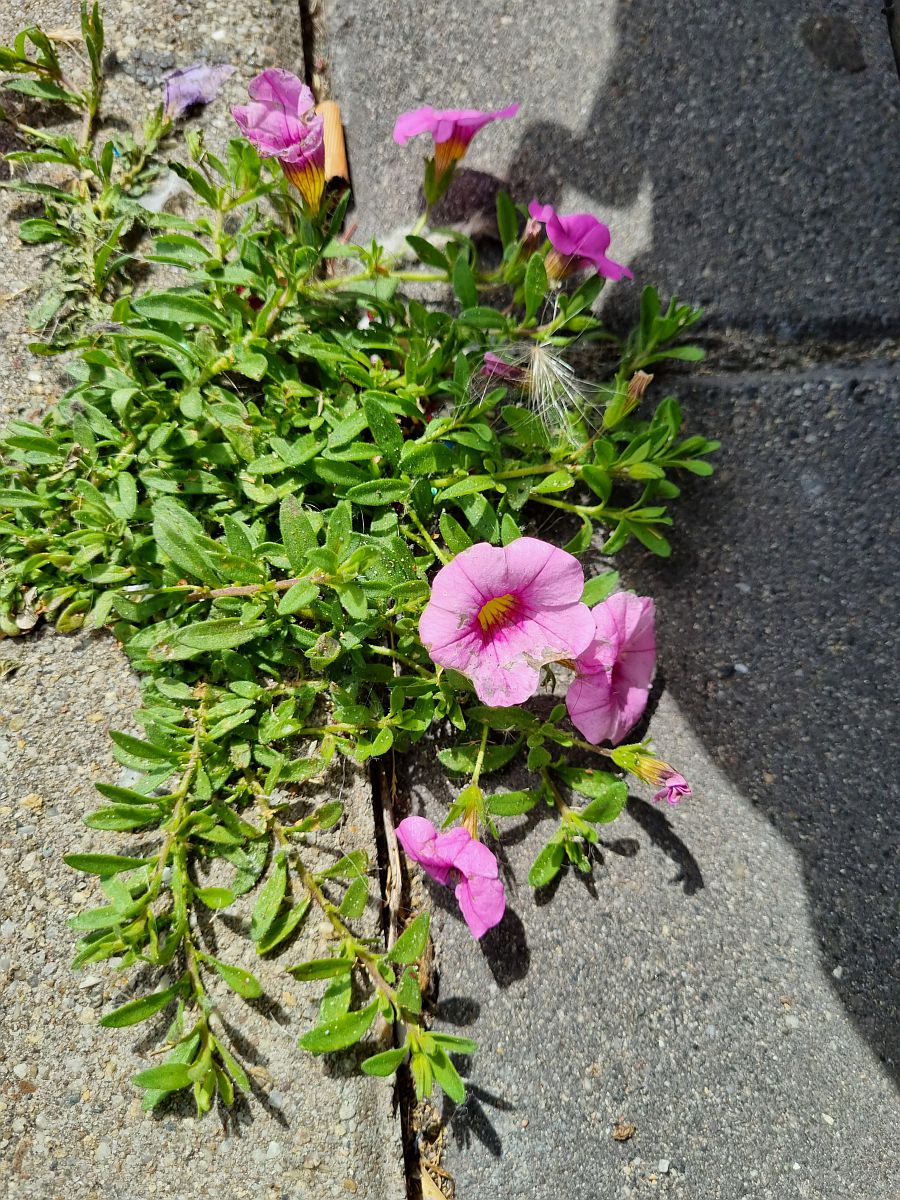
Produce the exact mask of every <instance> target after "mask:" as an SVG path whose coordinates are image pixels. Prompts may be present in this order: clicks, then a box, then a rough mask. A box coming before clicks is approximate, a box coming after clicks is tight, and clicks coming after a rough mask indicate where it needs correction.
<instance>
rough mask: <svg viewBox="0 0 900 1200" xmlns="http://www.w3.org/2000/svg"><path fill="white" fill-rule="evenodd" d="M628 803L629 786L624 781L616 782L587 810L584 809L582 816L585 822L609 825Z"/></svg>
mask: <svg viewBox="0 0 900 1200" xmlns="http://www.w3.org/2000/svg"><path fill="white" fill-rule="evenodd" d="M627 803H628V785H627V784H626V783H625V781H624V780H621V779H619V780H616V782H615V783H613V784H611V785H610V787H609V789H608V790H607V792H606V793H605V794H604V795H603V796H598V797H597V799H596V800H592V801H591V802H590V804H589V805H588V806H587V808H584V809H582V811H581V814H580V815H581V816H582V817H583V819H584V820H585V821H591V822H593V824H595V825H607V824H609V822H610V821H615V819H616V817H618V816H619V814H620V813H621V812H622V809H623V808H624V807H625V805H626V804H627Z"/></svg>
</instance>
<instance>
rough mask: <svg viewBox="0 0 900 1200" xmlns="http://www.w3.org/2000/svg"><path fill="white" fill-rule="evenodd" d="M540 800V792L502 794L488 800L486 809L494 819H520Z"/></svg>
mask: <svg viewBox="0 0 900 1200" xmlns="http://www.w3.org/2000/svg"><path fill="white" fill-rule="evenodd" d="M540 798H541V793H540V792H538V791H524V792H500V793H498V795H496V796H489V797H488V798H487V801H486V807H487V811H488V812H489V813H490V814H491V816H492V817H518V816H520V815H521V814H522V813H526V812H528V811H529V810H530V809H532V808H534V806H535V805H536V804H537V802H538V800H540Z"/></svg>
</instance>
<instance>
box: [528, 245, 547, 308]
mask: <svg viewBox="0 0 900 1200" xmlns="http://www.w3.org/2000/svg"><path fill="white" fill-rule="evenodd" d="M546 293H547V268H546V267H545V266H544V259H543V257H542V256H541V255H540V254H532V256H531V258H530V259H529V260H528V266H527V267H526V268H525V320H526V321H530V320H531V319H532V318H533V317H534V316H535V314H536V313H537V310H538V308H539V307H540V305H541V303H542V302H543V299H544V296H545V295H546Z"/></svg>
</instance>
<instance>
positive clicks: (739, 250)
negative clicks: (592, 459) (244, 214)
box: [325, 0, 900, 340]
mask: <svg viewBox="0 0 900 1200" xmlns="http://www.w3.org/2000/svg"><path fill="white" fill-rule="evenodd" d="M325 16H326V19H327V23H328V28H329V34H330V46H329V47H328V48H327V53H328V56H329V60H330V81H331V87H332V89H333V91H334V92H335V94H336V96H337V98H338V99H339V100H340V101H341V104H342V106H343V109H344V112H345V116H346V119H347V123H348V126H349V134H350V150H351V167H352V170H353V174H354V182H355V187H356V195H357V201H358V204H359V218H360V223H361V232H362V233H363V234H364V235H368V236H371V235H372V233H373V232H378V231H382V230H384V229H385V228H389V229H393V228H395V227H399V226H402V225H403V224H404V223H408V221H409V218H410V214H411V213H413V212H414V211H415V205H416V201H417V187H418V181H419V163H420V160H421V157H422V155H423V154H424V153H426V152H427V151H426V143H427V139H418V140H417V141H416V142H413V143H411V144H410V145H409V146H408V147H407V148H406V149H405V150H401V149H400V148H399V147H397V146H395V145H394V144H393V143H392V141H391V130H392V127H393V122H394V119H395V117H396V115H397V113H399V112H401V111H403V110H404V109H409V108H414V107H416V106H417V105H420V104H432V105H434V107H436V108H441V107H448V108H449V107H459V106H469V105H474V106H475V107H480V108H493V107H496V106H498V105H501V104H508V103H510V102H511V101H513V100H519V101H520V102H521V104H522V109H521V112H520V114H519V116H518V118H517V119H516V120H515V121H504V122H500V123H498V124H497V125H495V126H493V127H492V128H491V129H490V130H488V131H486V132H484V133H482V134H480V135H479V136H478V138H477V139H476V140H475V142H473V145H472V149H471V151H470V152H469V155H468V156H467V158H466V162H465V165H466V167H467V168H471V169H474V170H478V171H486V172H490V173H493V174H494V175H496V176H499V177H501V178H509V179H510V180H511V182H512V187H513V192H514V195H515V196H516V198H517V199H519V200H522V201H528V200H529V199H531V198H532V197H533V196H535V195H538V196H540V197H541V198H542V199H543V200H545V201H547V202H554V203H561V204H562V205H564V206H565V207H567V208H569V209H570V210H571V209H573V208H574V209H576V210H585V209H587V210H591V211H594V212H595V213H596V215H597V216H599V217H601V218H602V219H603V220H605V221H607V222H608V223H609V224H610V226H611V227H612V229H613V243H612V249H613V251H614V253H615V256H616V257H617V258H619V260H620V261H623V262H628V263H630V264H631V266H632V267H633V268H634V270H635V274H636V276H637V281H638V284H641V283H647V282H655V283H658V284H659V285H660V286H661V287H662V289H663V290H664V291H665V292H666V293H669V292H671V291H677V292H678V294H679V295H681V296H682V297H683V298H684V299H689V300H691V301H693V302H696V303H698V304H700V305H703V306H704V307H706V308H707V310H708V312H709V317H710V320H711V321H712V322H713V323H714V324H716V325H719V326H728V325H733V326H737V327H738V328H743V329H749V330H760V329H762V330H768V331H771V332H775V333H777V334H778V335H779V336H781V337H783V338H785V339H788V340H789V339H792V338H795V337H799V336H805V335H810V334H812V335H832V336H841V337H846V336H857V335H861V334H865V335H871V334H873V333H879V332H881V333H884V332H892V333H894V334H896V333H897V332H898V330H900V299H898V297H900V253H898V251H900V235H898V229H900V226H898V223H897V207H896V186H895V181H896V179H897V176H898V170H900V139H898V138H897V133H896V131H897V115H898V109H900V88H898V85H897V78H896V73H895V69H894V63H893V59H892V56H891V51H890V46H889V43H888V39H887V34H886V29H885V22H884V18H883V16H882V15H881V13H880V11H879V8H878V6H877V5H870V6H866V8H865V11H864V10H863V8H862V7H861V6H860V5H858V4H853V3H850V2H849V0H831V2H830V3H828V4H827V5H826V4H820V5H812V6H810V5H804V6H798V5H796V4H794V3H792V2H791V0H757V2H756V3H754V4H744V5H738V6H733V5H732V6H725V7H723V6H721V5H715V4H713V5H710V4H707V3H703V2H701V0H575V2H572V3H568V4H565V5H557V6H555V7H554V8H552V9H548V10H546V11H544V10H537V9H530V8H526V7H523V6H522V5H521V4H519V3H516V2H515V0H478V2H470V0H454V2H453V3H451V4H447V5H442V6H440V8H439V9H438V8H437V7H436V6H434V5H424V6H423V5H421V4H417V3H415V2H414V0H328V3H327V4H326V5H325ZM470 184H471V190H470V198H471V202H472V203H473V204H477V203H478V202H479V197H480V196H483V187H482V186H480V185H479V184H478V181H477V180H474V181H472V180H470ZM489 191H490V189H489V188H488V192H489ZM615 292H616V295H617V297H618V298H619V300H618V303H621V304H624V305H626V306H627V305H628V304H629V303H630V302H631V300H632V299H633V297H634V295H635V288H634V286H631V287H629V286H626V285H619V286H618V287H617V288H616V289H615Z"/></svg>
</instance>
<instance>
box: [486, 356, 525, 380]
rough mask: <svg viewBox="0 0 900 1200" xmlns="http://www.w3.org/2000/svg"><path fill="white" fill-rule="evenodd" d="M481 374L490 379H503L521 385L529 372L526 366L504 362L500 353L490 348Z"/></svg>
mask: <svg viewBox="0 0 900 1200" xmlns="http://www.w3.org/2000/svg"><path fill="white" fill-rule="evenodd" d="M481 374H482V375H485V376H486V377H487V378H488V379H501V380H503V382H504V383H512V384H514V385H515V386H516V387H521V386H522V385H523V384H524V383H525V382H526V380H527V379H528V372H527V371H526V370H525V369H524V367H517V366H515V365H514V364H513V363H508V362H504V361H503V359H502V358H500V356H499V355H497V354H493V353H492V352H491V351H490V350H489V351H488V352H487V354H485V356H484V361H483V362H482V364H481Z"/></svg>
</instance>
